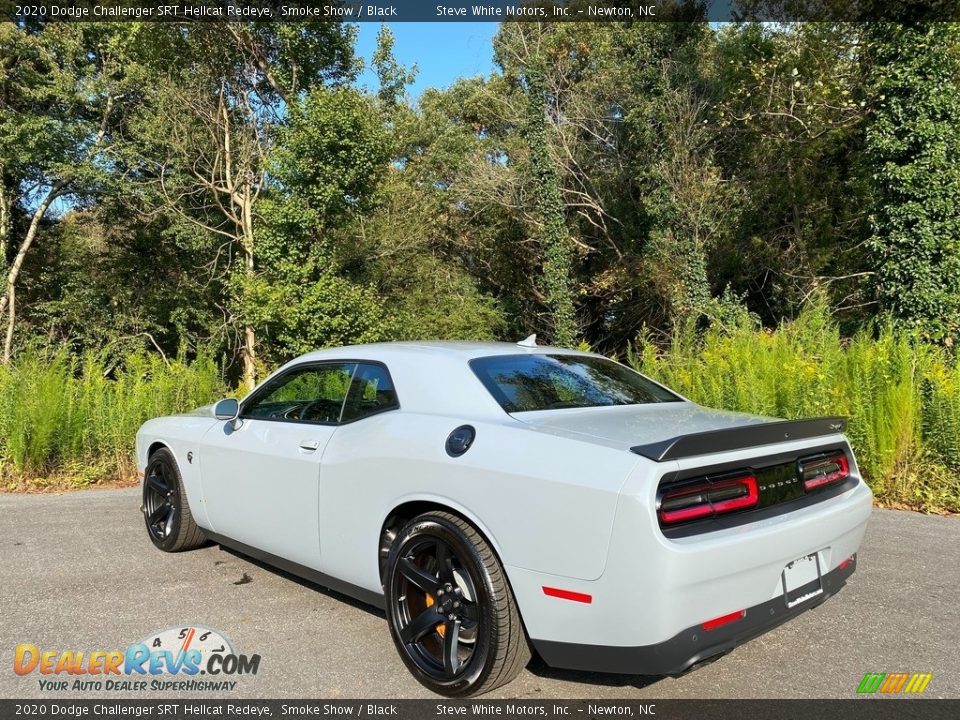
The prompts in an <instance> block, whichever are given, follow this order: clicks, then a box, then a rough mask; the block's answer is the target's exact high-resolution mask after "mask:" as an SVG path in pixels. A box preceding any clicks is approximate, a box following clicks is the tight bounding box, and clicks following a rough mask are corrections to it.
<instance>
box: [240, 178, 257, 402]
mask: <svg viewBox="0 0 960 720" xmlns="http://www.w3.org/2000/svg"><path fill="white" fill-rule="evenodd" d="M240 217H241V219H242V220H243V251H244V255H245V256H246V265H247V268H246V271H247V279H248V280H249V279H251V278H252V277H253V270H254V268H253V205H252V202H251V200H250V188H249V187H247V188H246V192H245V193H244V195H243V204H242V207H241V216H240ZM243 382H244V384H245V385H246V386H247V389H248V390H253V388H254V386H255V385H256V384H257V337H256V333H255V332H254V329H253V326H252V325H250V324H249V323H247V324H246V325H245V326H244V329H243Z"/></svg>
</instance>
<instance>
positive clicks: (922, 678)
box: [903, 673, 933, 693]
mask: <svg viewBox="0 0 960 720" xmlns="http://www.w3.org/2000/svg"><path fill="white" fill-rule="evenodd" d="M931 680H933V673H914V674H913V676H912V677H911V678H910V682H908V683H907V687H906V688H904V690H903V691H904V692H908V693H922V692H923V691H924V690H926V689H927V685H929V684H930V681H931Z"/></svg>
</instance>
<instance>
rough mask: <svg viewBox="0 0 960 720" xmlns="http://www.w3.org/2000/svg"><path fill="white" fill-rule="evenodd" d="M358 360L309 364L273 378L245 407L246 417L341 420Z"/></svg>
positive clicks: (328, 422)
mask: <svg viewBox="0 0 960 720" xmlns="http://www.w3.org/2000/svg"><path fill="white" fill-rule="evenodd" d="M356 367H357V365H356V363H331V364H329V365H308V366H306V367H304V368H302V369H298V370H293V371H292V372H289V373H286V374H285V375H283V376H281V377H279V378H277V379H276V380H273V381H271V382H270V383H268V384H267V385H265V386H264V387H263V389H262V390H260V392H258V393H257V395H256V396H255V397H254V398H253V400H252V402H251V403H249V404H247V405H245V406H244V408H243V413H242V416H243V417H249V418H264V419H268V420H291V421H294V422H312V423H323V424H330V423H338V422H340V413H341V411H342V410H343V401H344V399H345V398H346V397H347V389H348V388H349V387H350V380H351V378H352V377H353V374H354V371H355V370H356Z"/></svg>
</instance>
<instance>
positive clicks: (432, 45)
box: [357, 22, 499, 99]
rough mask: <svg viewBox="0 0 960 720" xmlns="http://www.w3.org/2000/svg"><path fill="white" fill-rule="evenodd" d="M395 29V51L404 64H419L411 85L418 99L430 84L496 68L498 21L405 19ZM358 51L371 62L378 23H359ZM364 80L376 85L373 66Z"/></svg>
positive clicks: (442, 85) (441, 85)
mask: <svg viewBox="0 0 960 720" xmlns="http://www.w3.org/2000/svg"><path fill="white" fill-rule="evenodd" d="M388 24H389V25H390V29H391V30H393V35H394V38H395V43H394V47H393V53H394V55H396V57H397V60H398V61H399V62H400V63H401V64H402V65H404V66H406V67H410V66H412V65H414V64H416V65H417V66H418V67H419V72H418V73H417V80H416V82H415V83H414V84H413V85H412V86H411V87H410V88H409V89H408V92H409V93H410V95H411V97H412V98H413V99H416V98H417V97H419V96H420V93H422V92H423V91H424V90H425V89H426V88H428V87H439V88H445V87H448V86H449V85H450V84H452V83H453V82H454V80H456V79H457V78H459V77H472V76H474V75H486V74H488V73H489V72H490V71H491V70H492V69H493V48H492V46H491V40H492V39H493V36H494V34H495V33H496V32H497V28H498V27H499V25H498V23H495V22H476V23H467V22H448V23H437V22H430V23H428V22H423V23H413V22H402V23H388ZM358 26H359V28H360V31H359V34H358V36H357V54H358V55H360V56H361V57H363V58H364V60H365V61H366V62H367V64H368V65H369V63H370V57H371V55H372V54H373V51H374V50H375V49H376V47H377V33H378V32H379V31H380V25H379V24H378V23H370V22H364V23H358ZM360 84H361V85H366V86H367V87H369V88H370V89H376V87H377V77H376V75H374V74H373V73H372V72H371V71H370V70H367V71H365V72H364V73H363V74H362V75H361V76H360Z"/></svg>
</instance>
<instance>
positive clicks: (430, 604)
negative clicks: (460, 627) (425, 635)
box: [427, 593, 447, 637]
mask: <svg viewBox="0 0 960 720" xmlns="http://www.w3.org/2000/svg"><path fill="white" fill-rule="evenodd" d="M435 602H436V601H435V600H434V599H433V595H431V594H430V593H427V607H433V604H434V603H435ZM446 631H447V627H446V625H444V624H443V623H442V622H440V623H437V632H438V633H440V637H443V634H444V633H445V632H446Z"/></svg>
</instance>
